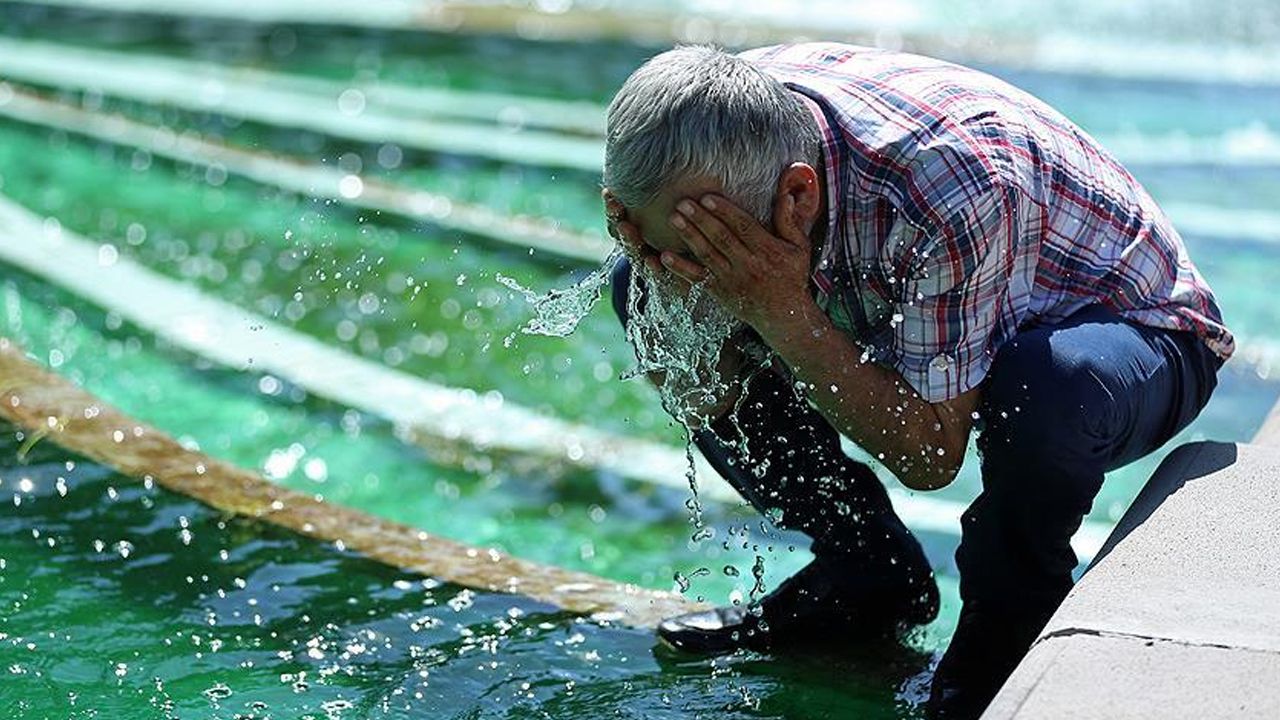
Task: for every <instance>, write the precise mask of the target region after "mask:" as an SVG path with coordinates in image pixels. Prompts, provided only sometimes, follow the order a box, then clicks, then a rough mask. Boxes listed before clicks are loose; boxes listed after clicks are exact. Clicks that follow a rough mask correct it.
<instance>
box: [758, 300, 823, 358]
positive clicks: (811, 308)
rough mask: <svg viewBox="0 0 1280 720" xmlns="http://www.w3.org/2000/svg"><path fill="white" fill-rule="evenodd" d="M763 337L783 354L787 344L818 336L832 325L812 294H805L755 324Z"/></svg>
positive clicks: (769, 344)
mask: <svg viewBox="0 0 1280 720" xmlns="http://www.w3.org/2000/svg"><path fill="white" fill-rule="evenodd" d="M753 327H754V328H755V330H756V332H757V333H758V334H759V335H760V337H761V339H762V340H764V342H765V343H766V344H767V345H768V346H769V347H771V348H773V349H774V350H775V351H776V352H778V353H780V354H782V353H783V350H784V348H785V347H786V346H788V345H791V344H793V343H795V342H796V341H800V340H806V339H808V338H813V337H818V336H821V335H822V334H824V333H825V332H826V331H827V330H828V329H829V327H830V320H829V319H828V318H827V316H826V313H824V312H822V308H820V307H818V303H817V301H816V300H814V299H813V297H812V296H810V295H808V294H805V295H804V296H802V297H801V298H800V299H797V300H796V301H795V302H792V303H788V304H787V306H786V308H785V310H782V311H781V312H778V313H776V315H775V316H774V317H771V318H766V319H763V320H761V321H760V322H758V323H756V324H755V325H753Z"/></svg>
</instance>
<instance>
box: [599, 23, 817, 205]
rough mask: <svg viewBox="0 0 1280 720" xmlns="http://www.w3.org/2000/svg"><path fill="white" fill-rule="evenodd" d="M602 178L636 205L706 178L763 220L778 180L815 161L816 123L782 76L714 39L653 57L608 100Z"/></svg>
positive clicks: (624, 201)
mask: <svg viewBox="0 0 1280 720" xmlns="http://www.w3.org/2000/svg"><path fill="white" fill-rule="evenodd" d="M606 127H607V139H606V141H605V161H604V185H605V187H607V188H609V190H610V191H612V192H613V194H614V196H616V197H617V198H618V200H619V202H621V203H622V204H623V205H624V206H626V207H629V208H634V207H643V206H644V205H647V204H649V203H650V202H652V201H653V199H654V198H655V197H656V196H657V195H658V192H659V191H660V190H661V189H662V188H663V187H665V186H668V185H670V184H671V183H673V182H678V181H680V180H684V179H689V178H697V177H706V178H713V179H716V180H719V181H720V182H721V183H722V185H723V187H724V192H725V195H726V196H727V197H728V198H729V199H730V200H732V201H734V202H735V203H737V204H738V205H740V206H741V207H742V209H743V210H746V211H747V212H749V213H751V214H752V215H754V216H755V217H756V218H757V219H759V220H760V221H761V222H763V223H768V221H769V218H770V216H771V215H772V210H773V201H774V195H775V191H776V189H777V184H778V178H779V176H780V175H781V174H782V171H783V170H784V169H786V168H787V166H789V165H790V164H791V163H794V162H806V163H809V164H810V165H813V166H814V167H817V166H818V162H819V159H818V157H819V155H818V153H819V150H818V143H819V140H818V130H817V126H816V124H815V123H814V122H813V118H812V117H811V116H810V114H809V111H808V110H807V109H806V108H805V107H804V105H803V104H801V102H800V100H799V99H798V98H796V97H795V96H794V95H793V94H792V93H791V91H790V90H788V89H787V88H786V86H784V85H783V84H782V83H781V82H779V81H777V80H776V79H774V78H772V77H770V76H769V75H767V74H766V73H765V72H764V71H762V70H760V69H759V68H758V67H756V66H755V65H753V64H752V63H751V62H750V61H748V60H744V59H742V58H740V57H737V56H734V55H730V54H728V53H726V52H724V51H723V50H720V49H718V48H714V47H705V46H688V47H678V48H676V49H674V50H669V51H667V52H664V53H662V54H661V55H657V56H655V57H653V58H651V59H650V60H649V61H648V62H646V63H645V64H644V65H642V66H641V67H640V68H639V69H638V70H636V71H635V72H634V73H632V75H631V77H629V78H627V81H626V82H625V83H623V85H622V89H620V90H619V91H618V94H617V95H616V96H615V97H614V98H613V102H612V103H610V104H609V114H608V120H607V125H606Z"/></svg>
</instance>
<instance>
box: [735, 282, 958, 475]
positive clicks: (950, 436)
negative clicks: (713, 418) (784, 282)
mask: <svg viewBox="0 0 1280 720" xmlns="http://www.w3.org/2000/svg"><path fill="white" fill-rule="evenodd" d="M756 329H757V331H758V332H759V333H760V335H761V337H763V338H764V340H765V342H766V343H768V344H769V346H770V347H771V348H773V350H774V352H776V353H777V354H778V355H779V356H780V357H781V358H782V360H783V361H784V362H785V363H786V364H787V366H788V367H789V368H791V372H792V373H793V374H794V375H795V376H796V378H797V379H798V380H800V381H802V382H804V383H805V384H806V385H807V386H808V387H809V390H810V397H811V398H812V399H813V401H814V404H815V405H817V407H818V409H819V411H820V412H822V414H823V416H825V417H826V418H827V420H828V421H830V422H831V423H832V424H833V425H834V426H835V427H836V428H837V429H838V430H840V431H841V432H842V433H844V434H845V435H846V436H848V437H849V438H850V439H851V440H853V441H854V442H856V443H857V444H858V445H859V446H861V447H862V448H863V449H864V450H866V451H867V452H869V453H871V454H872V455H874V456H875V457H877V458H879V459H880V460H881V461H882V462H883V463H884V464H885V465H886V466H887V467H888V468H889V469H890V470H891V471H893V473H894V474H895V475H896V476H897V477H898V479H899V480H901V481H902V482H903V484H905V485H907V486H909V487H912V488H915V489H919V490H928V489H934V488H938V487H942V486H944V485H946V484H947V483H949V482H951V480H952V479H953V478H954V477H955V474H956V472H957V471H958V470H959V468H960V464H961V462H962V461H963V458H964V448H965V443H966V442H967V436H968V423H967V422H965V423H963V425H964V427H963V431H961V430H960V429H959V428H958V427H956V423H954V422H953V419H952V418H949V417H947V416H946V414H945V413H944V412H943V411H942V410H940V408H939V406H936V405H933V404H931V403H929V402H927V401H925V400H924V399H923V398H921V397H920V395H919V394H918V393H917V392H916V391H915V390H914V389H912V388H911V387H910V386H909V385H908V384H907V383H906V382H905V381H904V380H903V378H902V376H901V375H900V374H899V373H897V372H896V371H894V370H892V369H889V368H885V367H882V366H880V365H877V364H875V363H870V362H863V361H862V360H861V357H862V350H861V349H860V348H859V347H858V346H857V345H856V344H855V343H854V342H853V341H852V340H851V339H850V338H849V337H848V336H847V335H845V334H844V333H842V332H840V331H839V330H837V329H836V328H835V326H834V325H832V324H831V321H830V319H829V318H827V316H826V315H825V314H824V313H823V312H822V311H821V309H820V308H818V306H817V304H816V303H812V302H809V303H804V304H802V305H801V306H799V307H797V308H794V309H792V310H791V311H790V313H789V316H788V317H785V318H781V319H780V320H779V321H778V322H774V323H771V324H770V325H769V326H766V327H757V328H756Z"/></svg>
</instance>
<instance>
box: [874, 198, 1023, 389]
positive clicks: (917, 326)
mask: <svg viewBox="0 0 1280 720" xmlns="http://www.w3.org/2000/svg"><path fill="white" fill-rule="evenodd" d="M963 196H964V200H963V201H962V202H959V203H955V204H952V205H951V206H950V207H949V208H948V213H947V214H946V215H944V216H943V217H942V218H941V222H940V223H938V224H937V225H936V226H935V228H934V229H932V230H928V231H926V230H923V229H920V228H916V227H911V226H909V225H908V227H907V229H905V230H903V231H902V236H901V237H900V238H899V241H898V242H897V244H896V245H895V246H894V251H893V255H894V259H893V261H892V262H891V265H892V266H893V268H894V270H895V271H896V272H895V275H896V277H895V278H894V284H896V285H897V286H898V288H899V289H900V294H899V297H898V298H897V300H898V302H897V303H896V308H895V312H894V316H893V318H892V320H891V324H892V325H893V346H894V351H895V356H896V357H895V358H894V365H895V367H896V369H897V370H898V371H899V372H900V373H901V374H902V376H903V378H904V379H905V380H906V381H907V382H908V383H909V384H910V385H911V386H912V387H913V388H915V390H916V391H917V392H919V393H920V396H921V397H922V398H924V399H925V400H926V401H928V402H942V401H944V400H949V399H951V398H954V397H956V396H958V395H960V394H962V393H964V392H966V391H968V390H970V389H972V388H974V387H976V386H977V385H978V384H979V383H980V382H982V379H983V378H984V377H986V374H987V370H989V369H990V367H991V360H992V358H993V356H994V354H995V349H996V348H997V347H998V346H999V344H1000V343H1001V342H1003V341H1004V339H1005V338H1006V337H1007V336H1008V334H1009V333H1011V332H1012V330H1013V329H1012V328H1011V327H1010V326H1009V319H1008V318H1007V317H1006V316H1007V313H1006V312H1005V310H1006V309H1007V305H1008V302H1009V297H1010V282H1011V278H1012V276H1013V273H1014V269H1015V267H1016V257H1015V255H1016V250H1017V244H1016V232H1015V230H1014V227H1015V223H1014V217H1013V214H1014V211H1015V205H1014V203H1012V202H1011V199H1010V195H1008V194H1007V193H1006V192H1005V191H1004V190H1003V188H1002V187H1001V186H1000V185H998V184H995V185H988V186H987V187H986V188H985V189H983V190H981V191H970V192H966V193H964V194H963ZM899 222H902V223H905V222H906V221H905V220H900V221H899ZM895 230H896V228H895Z"/></svg>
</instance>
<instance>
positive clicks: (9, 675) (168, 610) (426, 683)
mask: <svg viewBox="0 0 1280 720" xmlns="http://www.w3.org/2000/svg"><path fill="white" fill-rule="evenodd" d="M20 438H21V436H20V435H15V433H14V431H13V430H12V428H7V427H0V455H2V456H4V457H12V455H13V453H14V451H15V449H16V447H17V445H18V443H19V441H20ZM0 494H2V495H3V496H4V497H5V498H6V503H5V504H6V505H7V506H8V509H7V510H6V511H5V512H4V513H0V608H3V610H2V611H0V668H4V673H5V680H4V692H3V697H4V706H5V709H6V712H5V717H6V718H13V719H14V720H19V719H26V718H30V719H35V718H52V717H63V718H92V717H98V718H143V717H155V718H189V717H210V718H307V717H310V718H350V717H378V718H381V717H388V718H422V717H433V718H475V719H479V718H557V719H558V718H566V717H586V716H588V715H590V716H592V717H600V716H608V717H619V718H637V719H639V718H687V717H707V718H712V717H714V718H747V717H752V718H759V717H771V718H803V717H814V714H813V713H815V712H816V713H818V714H819V716H831V717H835V716H839V715H840V714H841V713H844V712H846V711H850V710H852V711H856V712H857V713H858V716H859V717H867V718H877V717H903V716H909V715H911V714H913V712H914V711H913V707H914V705H913V703H914V702H915V701H918V700H919V697H918V690H913V687H914V686H913V684H912V679H913V678H914V677H916V676H918V675H919V674H920V673H921V672H922V671H923V670H924V668H925V666H926V664H927V661H928V657H927V656H924V655H920V654H918V653H914V652H910V651H902V650H899V651H893V650H884V651H881V652H879V653H876V654H871V653H864V654H863V655H862V656H861V657H853V658H828V659H825V660H824V661H822V662H821V663H819V662H817V661H815V660H813V659H810V660H802V661H781V662H779V661H768V660H767V659H766V658H764V657H763V656H758V655H751V654H743V655H739V656H735V657H732V658H725V659H721V660H719V661H717V662H711V661H693V660H689V659H688V658H675V657H670V656H665V655H663V654H661V653H657V654H655V653H654V652H653V650H652V644H653V643H652V638H651V636H650V635H649V634H648V633H645V632H640V631H636V630H628V629H624V628H616V627H608V626H601V625H597V624H595V623H591V622H586V621H580V620H576V619H574V618H573V617H570V616H567V615H566V614H564V613H562V612H559V611H557V610H556V609H555V608H552V607H549V606H545V605H541V604H538V603H535V602H531V601H529V600H527V599H523V598H520V597H515V596H507V595H499V594H486V593H474V592H472V591H469V590H465V589H463V588H459V587H456V586H451V585H448V584H442V583H439V582H436V581H434V580H432V579H430V578H423V577H420V576H414V575H407V574H405V573H401V572H398V571H395V570H392V569H389V568H387V567H385V566H382V565H379V564H377V563H373V562H370V561H367V560H364V559H362V558H360V557H357V556H354V555H352V554H350V553H345V552H342V551H339V550H337V549H335V548H333V547H331V546H327V545H321V544H318V543H315V542H311V541H309V540H305V539H302V538H299V537H298V536H295V535H293V534H291V533H288V532H283V531H281V530H278V529H274V528H272V527H271V526H267V525H261V524H257V523H253V522H248V521H244V520H237V519H228V518H224V517H220V516H219V515H218V514H217V513H215V512H213V511H211V510H209V509H208V508H206V507H204V506H202V505H200V504H198V503H195V502H193V501H191V500H189V499H186V498H184V497H181V496H177V495H173V494H171V493H167V492H164V491H160V490H158V489H155V488H148V487H144V486H143V485H141V484H139V483H137V482H136V481H134V480H131V479H129V478H125V477H121V476H119V475H116V474H114V473H112V472H110V471H109V470H107V469H105V468H102V467H100V466H96V465H94V464H92V463H89V462H86V461H83V460H81V459H80V458H76V457H74V456H69V455H68V454H67V453H66V452H64V451H62V450H60V449H58V448H55V447H52V446H49V445H44V444H41V445H37V446H36V448H35V451H34V452H33V453H32V454H31V455H30V456H28V458H27V463H26V464H25V465H23V466H21V467H7V468H0ZM9 498H12V501H10V500H9ZM916 684H917V685H918V683H916Z"/></svg>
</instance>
